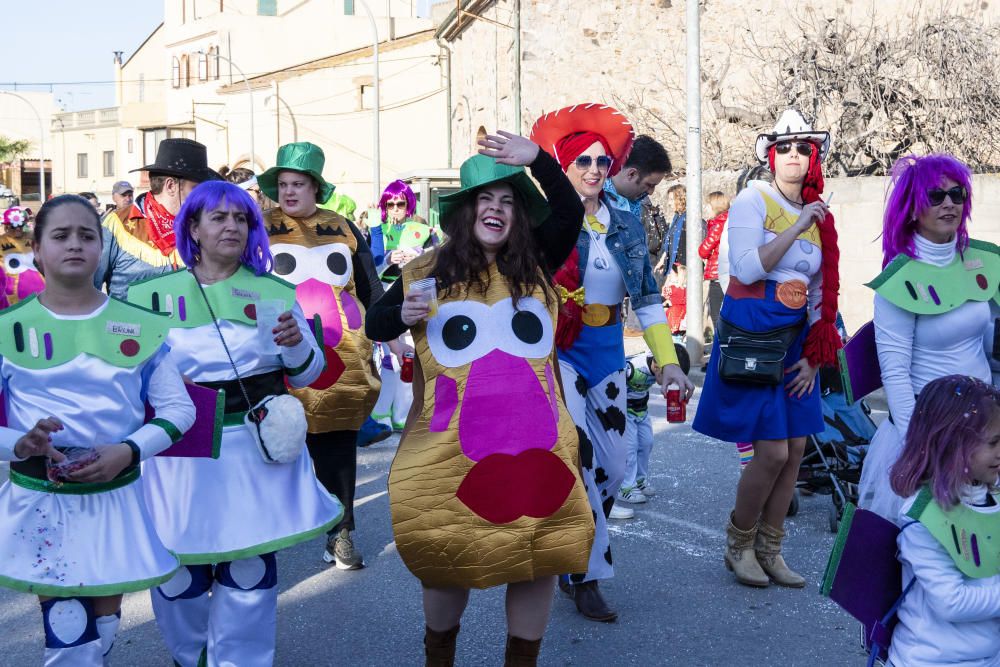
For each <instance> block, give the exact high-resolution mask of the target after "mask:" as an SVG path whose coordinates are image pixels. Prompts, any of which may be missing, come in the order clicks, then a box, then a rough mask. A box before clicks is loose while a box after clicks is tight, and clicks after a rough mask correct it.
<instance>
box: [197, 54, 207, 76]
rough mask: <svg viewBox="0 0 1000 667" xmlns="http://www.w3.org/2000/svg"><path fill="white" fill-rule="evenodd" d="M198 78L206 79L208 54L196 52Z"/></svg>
mask: <svg viewBox="0 0 1000 667" xmlns="http://www.w3.org/2000/svg"><path fill="white" fill-rule="evenodd" d="M198 80H199V81H208V55H207V54H205V53H199V54H198Z"/></svg>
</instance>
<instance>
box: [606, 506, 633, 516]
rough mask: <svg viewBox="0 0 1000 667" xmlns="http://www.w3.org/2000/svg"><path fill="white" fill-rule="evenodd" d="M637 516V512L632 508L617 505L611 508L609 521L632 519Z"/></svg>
mask: <svg viewBox="0 0 1000 667" xmlns="http://www.w3.org/2000/svg"><path fill="white" fill-rule="evenodd" d="M634 516H635V510H634V509H632V508H631V507H622V506H621V505H619V504H618V503H615V504H614V505H613V506H612V507H611V514H609V515H608V518H609V519H631V518H632V517H634Z"/></svg>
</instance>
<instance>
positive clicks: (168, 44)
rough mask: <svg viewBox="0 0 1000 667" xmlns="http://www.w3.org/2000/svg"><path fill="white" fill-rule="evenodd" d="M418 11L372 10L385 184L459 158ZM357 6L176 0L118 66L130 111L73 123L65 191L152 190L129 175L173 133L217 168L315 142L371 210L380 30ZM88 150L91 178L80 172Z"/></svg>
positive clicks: (390, 6) (324, 1)
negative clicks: (199, 146) (122, 186)
mask: <svg viewBox="0 0 1000 667" xmlns="http://www.w3.org/2000/svg"><path fill="white" fill-rule="evenodd" d="M417 4H418V3H417V2H416V0H389V1H387V2H372V3H370V5H371V7H372V11H373V12H374V14H375V23H376V25H377V28H378V34H379V41H380V65H381V70H380V76H379V79H380V82H381V91H380V92H381V104H380V108H381V114H380V115H381V133H380V137H381V140H380V147H381V151H380V158H381V160H380V162H381V164H380V167H381V169H380V181H381V182H380V184H379V187H384V185H385V184H386V183H387V182H388V181H389V180H391V179H393V178H395V177H396V174H398V173H400V172H405V171H411V170H417V169H423V168H434V167H441V166H445V163H446V159H447V143H446V141H445V136H446V129H445V126H446V124H447V105H446V104H445V100H446V91H445V78H444V74H443V72H444V69H443V66H442V63H441V60H442V59H441V56H440V54H441V48H440V47H439V46H438V44H437V42H436V41H435V39H434V31H433V25H432V23H431V21H430V19H429V18H420V17H417V16H416V13H417ZM355 5H356V3H354V2H352V1H351V0H346V1H345V0H341V1H336V2H335V1H332V0H304V1H303V0H294V1H293V0H269V1H268V0H265V1H261V0H223V1H212V2H209V1H208V0H198V1H197V2H195V1H194V0H164V21H163V24H162V25H160V26H159V27H157V28H156V29H155V30H153V31H152V32H151V34H150V35H149V37H148V38H147V39H146V41H145V42H144V43H143V44H142V45H141V46H140V47H139V48H138V49H137V50H136V52H135V53H134V54H132V55H131V57H129V58H128V59H126V60H124V61H121V62H119V61H116V62H115V63H114V66H115V70H116V71H115V74H116V78H117V81H118V85H117V96H118V107H117V108H116V109H107V110H93V111H87V112H77V113H75V114H65V115H64V117H62V118H61V121H62V122H63V123H64V125H65V127H66V132H65V133H64V134H65V142H64V144H65V153H66V156H67V162H66V178H65V179H63V180H62V181H60V182H59V183H58V186H57V190H58V187H59V186H61V187H63V188H64V190H65V191H70V192H74V191H79V190H81V189H87V190H95V191H97V192H98V194H99V195H100V196H101V199H102V201H105V200H110V187H111V185H112V184H113V183H114V181H115V180H120V179H122V178H128V179H129V180H131V181H132V182H133V184H135V185H137V186H138V187H139V188H140V189H142V188H143V187H144V186H145V185H146V183H145V181H144V180H143V179H144V178H145V175H144V174H142V175H140V174H129V173H128V172H129V170H131V169H136V168H138V167H140V166H143V165H145V164H149V163H151V162H153V160H154V158H155V155H156V148H157V147H158V145H159V142H160V141H162V140H163V139H165V138H167V137H190V138H193V139H196V140H198V141H200V142H202V143H203V144H205V145H206V146H207V147H208V155H209V162H210V166H211V167H213V168H216V169H218V168H221V167H223V166H229V167H231V168H232V167H238V166H246V167H250V168H252V169H254V170H255V171H258V172H260V171H263V170H264V169H266V168H267V167H269V166H271V164H272V162H273V160H274V156H275V154H276V152H277V149H278V146H279V145H281V144H283V143H288V142H290V141H311V142H313V143H316V144H318V145H319V146H320V147H322V148H323V150H324V152H325V153H326V158H327V162H326V165H327V166H326V170H325V173H324V176H325V177H326V178H327V180H329V181H330V182H332V183H334V184H335V185H336V186H337V187H338V188H339V190H340V191H341V192H343V193H345V194H348V195H350V196H351V197H353V198H355V199H356V200H357V201H358V203H359V205H360V206H364V205H366V204H367V202H368V200H369V199H370V198H371V196H372V193H373V185H372V171H373V168H372V157H373V139H372V115H373V114H372V108H373V101H374V100H373V97H374V96H373V92H374V91H373V85H372V83H373V76H372V48H371V44H372V33H371V26H370V22H369V19H368V17H367V15H366V14H365V13H364V11H363V9H362V7H361V5H360V3H358V4H357V5H356V6H355ZM216 56H218V57H216ZM240 71H242V72H243V73H244V74H245V75H246V79H244V76H243V75H241V73H240ZM248 86H249V91H248V90H247V88H248ZM251 107H252V115H253V124H252V126H251ZM81 114H83V115H82V116H81ZM89 114H93V115H92V116H91V115H89ZM113 115H114V116H116V119H115V120H112V116H113ZM102 118H106V119H107V120H108V123H107V124H104V123H101V122H99V121H100V119H102ZM251 127H252V130H251ZM53 129H54V131H55V132H57V133H58V132H60V130H61V129H62V126H60V125H59V123H58V122H56V123H54V128H53ZM57 142H58V139H57ZM251 145H252V146H253V155H251ZM56 149H57V151H58V150H62V146H60V145H57V147H56ZM84 153H85V154H87V155H88V158H87V159H88V170H87V176H85V177H81V176H78V170H75V169H74V167H75V166H76V160H77V158H76V156H77V155H79V154H84ZM111 153H113V158H112V157H110V154H111ZM105 160H111V161H113V163H114V168H113V170H110V169H109V170H108V171H113V172H114V176H112V177H105V176H104V173H105V170H104V167H105V166H108V165H110V162H108V164H107V165H106V164H105ZM56 171H57V172H60V171H61V169H60V168H57V169H56ZM84 184H86V185H87V187H86V188H84V187H83V186H84Z"/></svg>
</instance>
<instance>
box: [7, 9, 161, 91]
mask: <svg viewBox="0 0 1000 667" xmlns="http://www.w3.org/2000/svg"><path fill="white" fill-rule="evenodd" d="M5 4H7V3H5ZM3 16H4V23H5V24H6V25H7V27H8V29H7V30H5V31H4V37H3V40H4V49H3V51H4V59H3V60H4V66H3V68H2V69H0V88H4V89H7V90H13V89H14V84H15V83H16V84H17V87H18V88H22V84H27V83H40V82H44V83H48V82H62V81H93V82H103V83H90V84H86V85H75V86H66V85H55V86H52V88H51V90H52V91H53V92H54V93H55V97H56V100H57V103H61V104H62V106H64V107H65V108H66V109H68V110H76V109H93V108H97V107H105V106H112V105H114V103H115V90H114V85H113V81H114V72H115V70H114V64H113V55H112V51H124V52H125V57H126V58H127V57H128V56H129V55H131V54H132V52H133V51H135V49H136V48H138V46H139V45H140V44H142V42H143V40H145V39H146V37H147V36H149V33H151V32H152V31H153V29H154V28H156V26H158V25H159V24H160V22H161V21H162V20H163V0H136V1H133V2H120V1H119V2H111V0H89V1H88V2H79V1H77V0H27V1H21V2H11V3H10V4H9V6H8V7H7V8H6V11H5V12H4V14H3ZM12 26H17V28H16V29H11V27H12ZM23 88H24V89H25V90H42V91H47V90H49V86H48V85H45V86H27V85H25V86H23Z"/></svg>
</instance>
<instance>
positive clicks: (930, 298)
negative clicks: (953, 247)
mask: <svg viewBox="0 0 1000 667" xmlns="http://www.w3.org/2000/svg"><path fill="white" fill-rule="evenodd" d="M867 287H870V288H872V289H873V290H875V291H876V292H877V293H878V294H880V295H881V296H882V298H884V299H885V300H886V301H889V302H890V303H892V304H893V305H895V306H899V307H900V308H902V309H903V310H905V311H907V312H910V313H913V314H915V315H940V314H941V313H947V312H949V311H952V310H954V309H955V308H958V307H959V306H961V305H962V304H963V303H965V302H966V301H989V300H990V299H993V301H994V302H996V303H997V305H1000V292H998V288H1000V248H998V247H997V246H996V245H994V244H992V243H988V242H986V241H976V240H974V239H970V241H969V247H968V248H967V249H966V250H965V252H963V253H960V254H959V255H957V256H956V257H955V260H954V261H953V262H952V263H951V264H949V265H948V266H934V265H932V264H927V263H925V262H920V261H917V260H915V259H913V258H912V257H908V256H906V255H898V256H897V257H896V258H895V259H894V260H892V262H890V263H889V265H888V266H887V267H885V270H883V271H882V273H880V274H879V275H878V277H877V278H875V280H873V281H871V282H870V283H867Z"/></svg>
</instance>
